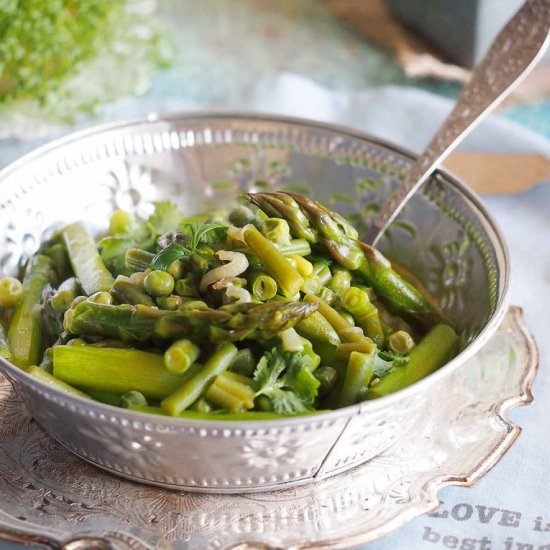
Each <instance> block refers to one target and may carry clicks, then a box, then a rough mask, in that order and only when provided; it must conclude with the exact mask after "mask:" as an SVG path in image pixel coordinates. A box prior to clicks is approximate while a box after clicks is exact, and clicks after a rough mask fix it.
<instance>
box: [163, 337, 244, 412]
mask: <svg viewBox="0 0 550 550" xmlns="http://www.w3.org/2000/svg"><path fill="white" fill-rule="evenodd" d="M237 351H238V350H237V348H236V346H235V345H234V344H231V343H227V344H224V345H223V346H222V347H221V348H220V349H218V350H217V351H215V352H214V353H213V354H212V355H211V356H210V358H209V359H208V360H207V361H206V363H205V364H204V367H203V368H202V370H201V371H200V372H199V373H198V374H196V375H195V376H193V378H191V379H190V380H189V381H187V382H185V383H184V384H183V385H182V386H181V387H180V388H179V389H177V390H176V391H175V392H173V393H172V394H170V395H169V396H168V397H166V398H165V399H163V400H162V402H161V408H162V410H163V411H164V412H165V413H167V414H169V415H171V416H177V415H178V414H180V413H181V412H182V411H184V410H185V409H187V408H188V407H189V406H190V405H191V404H192V403H193V402H194V401H196V400H197V399H198V398H199V397H200V396H201V395H202V394H203V393H204V392H205V391H206V389H207V388H208V386H209V384H210V383H211V382H212V381H213V380H214V378H215V377H216V376H218V374H220V373H221V372H223V371H224V370H226V369H227V368H228V367H229V365H230V364H231V362H232V361H233V359H234V358H235V356H236V355H237Z"/></svg>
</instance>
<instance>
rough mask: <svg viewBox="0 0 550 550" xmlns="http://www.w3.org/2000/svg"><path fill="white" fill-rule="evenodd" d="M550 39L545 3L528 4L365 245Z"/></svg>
mask: <svg viewBox="0 0 550 550" xmlns="http://www.w3.org/2000/svg"><path fill="white" fill-rule="evenodd" d="M549 37H550V0H527V1H526V2H525V3H524V4H523V6H522V8H521V9H520V10H519V11H518V12H517V13H516V14H515V15H514V17H513V18H512V19H511V20H510V21H509V22H508V24H507V25H506V26H505V27H504V29H503V30H502V31H501V32H500V34H499V35H498V36H497V38H496V39H495V41H494V42H493V44H492V45H491V47H490V49H489V51H488V52H487V54H486V55H485V57H484V58H483V60H482V61H481V63H479V64H478V65H477V67H476V68H475V70H474V71H473V73H472V77H471V79H470V81H469V82H468V84H467V85H466V86H465V87H464V89H463V91H462V93H461V95H460V97H459V98H458V101H457V103H456V105H455V107H454V109H453V110H452V111H451V113H450V115H449V116H448V118H447V120H446V121H445V122H444V124H443V126H441V128H440V129H439V130H438V132H437V133H436V134H435V136H434V137H433V139H432V141H431V142H430V144H429V145H428V147H427V148H426V150H425V151H424V153H423V154H422V155H421V156H420V157H418V159H417V160H416V162H415V163H414V164H413V165H412V166H411V168H410V171H409V172H408V174H407V176H406V177H405V178H404V180H403V181H402V183H401V184H400V185H399V186H398V187H397V189H395V191H394V192H393V193H392V194H391V195H390V197H389V198H388V199H387V201H386V202H385V203H384V204H383V205H382V208H381V209H380V213H379V214H378V216H377V217H376V218H375V220H374V222H373V223H372V225H371V227H370V229H369V231H368V233H367V237H366V239H365V241H366V242H370V243H372V244H373V245H376V244H377V242H378V241H379V239H380V237H381V236H382V234H383V233H384V231H385V230H386V229H387V228H388V226H389V225H390V223H391V222H392V221H393V220H394V219H395V217H396V216H397V215H398V214H399V212H400V211H401V209H402V208H403V207H404V206H405V204H406V203H407V201H408V200H409V199H410V198H411V196H412V195H413V194H414V193H415V192H416V191H417V189H418V188H419V187H420V186H421V185H422V184H423V183H424V182H425V181H426V180H427V179H428V177H429V176H430V174H431V173H432V172H433V171H434V170H435V169H436V168H437V167H438V166H439V164H441V162H443V160H444V159H445V158H446V157H447V155H448V154H449V153H450V152H451V151H452V150H453V149H454V148H455V147H456V146H457V145H458V144H459V143H460V142H461V141H462V140H463V139H464V137H466V135H468V133H469V132H470V131H471V130H472V129H473V128H475V126H476V125H477V124H478V123H479V122H480V121H481V120H483V118H484V117H485V116H486V115H487V114H488V113H489V112H490V111H491V110H492V109H493V108H494V107H495V106H496V105H497V104H498V103H499V102H500V101H502V99H503V98H504V97H505V96H506V95H508V93H509V92H510V91H511V90H512V89H513V88H514V87H515V86H516V85H517V84H518V83H519V82H520V81H521V80H522V78H523V77H524V76H525V75H526V74H527V73H528V72H529V71H530V70H531V69H532V68H533V66H534V65H535V64H536V62H537V61H538V60H539V58H540V57H541V56H542V54H543V53H544V50H545V48H546V46H547V45H548V42H549Z"/></svg>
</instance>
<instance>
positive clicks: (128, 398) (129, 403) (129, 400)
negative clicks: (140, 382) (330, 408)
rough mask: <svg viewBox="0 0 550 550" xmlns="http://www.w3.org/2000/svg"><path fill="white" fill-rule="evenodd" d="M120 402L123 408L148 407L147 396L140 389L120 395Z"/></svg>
mask: <svg viewBox="0 0 550 550" xmlns="http://www.w3.org/2000/svg"><path fill="white" fill-rule="evenodd" d="M120 404H121V406H122V407H123V408H125V409H129V408H130V407H147V405H148V403H147V398H146V397H145V396H144V395H143V394H142V393H141V392H139V391H136V390H132V391H129V392H126V393H124V394H122V395H121V396H120Z"/></svg>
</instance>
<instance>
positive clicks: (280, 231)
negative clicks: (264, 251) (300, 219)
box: [263, 218, 290, 244]
mask: <svg viewBox="0 0 550 550" xmlns="http://www.w3.org/2000/svg"><path fill="white" fill-rule="evenodd" d="M263 233H264V235H265V236H266V238H267V239H269V240H270V241H271V242H272V243H274V244H289V243H290V227H289V226H288V223H287V222H286V220H283V219H281V218H267V220H265V222H264V228H263Z"/></svg>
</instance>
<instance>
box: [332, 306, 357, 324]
mask: <svg viewBox="0 0 550 550" xmlns="http://www.w3.org/2000/svg"><path fill="white" fill-rule="evenodd" d="M336 311H338V313H339V314H340V315H341V316H342V319H345V320H346V321H347V322H348V323H349V324H350V325H351V326H352V327H354V326H355V319H354V318H353V315H352V314H351V313H348V312H347V311H342V310H341V309H337V310H336Z"/></svg>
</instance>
